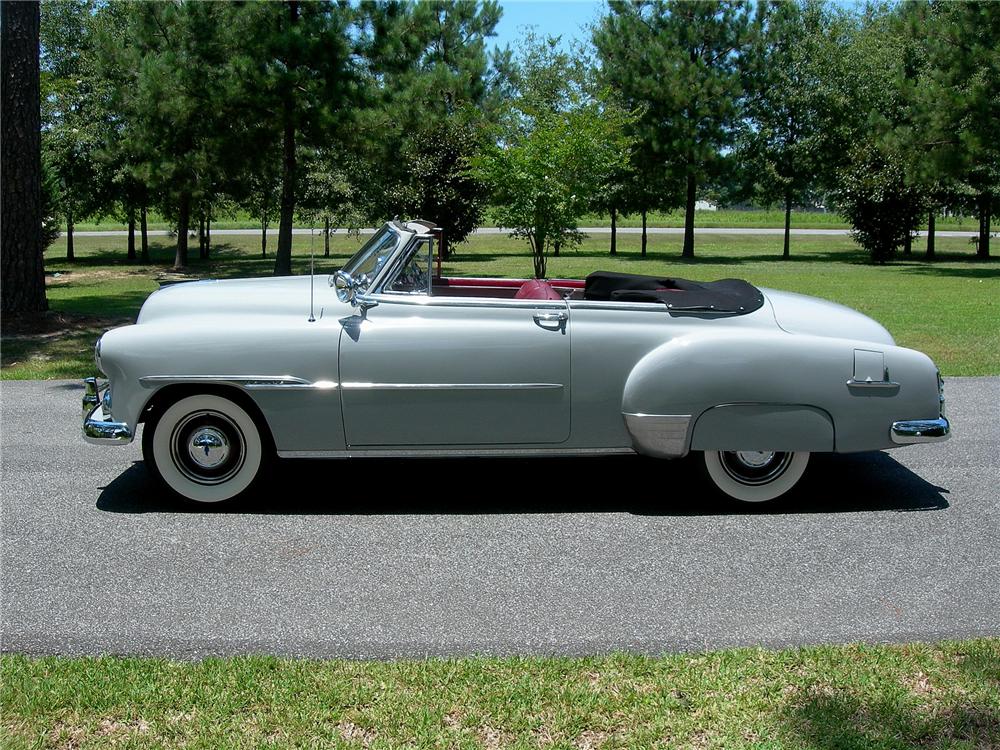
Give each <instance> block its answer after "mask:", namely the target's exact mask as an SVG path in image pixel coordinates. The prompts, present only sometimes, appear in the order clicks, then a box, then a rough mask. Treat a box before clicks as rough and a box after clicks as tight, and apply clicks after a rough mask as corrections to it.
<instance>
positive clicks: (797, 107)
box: [736, 0, 834, 258]
mask: <svg viewBox="0 0 1000 750" xmlns="http://www.w3.org/2000/svg"><path fill="white" fill-rule="evenodd" d="M831 24H832V19H831V17H830V15H829V13H828V12H827V9H826V7H825V5H824V4H823V3H822V2H818V1H816V0H807V1H806V2H805V3H802V4H800V3H798V2H793V1H792V0H777V1H772V2H761V3H758V4H757V7H756V15H755V18H754V22H753V26H752V32H753V33H752V42H751V44H750V47H749V51H748V54H747V56H746V60H747V62H746V65H745V89H746V93H745V97H744V100H743V117H742V118H741V121H740V125H739V134H738V136H737V140H736V156H737V158H738V159H739V161H740V163H741V166H742V167H743V171H744V173H745V174H746V175H747V176H748V177H749V182H750V188H751V189H750V192H751V194H752V195H753V197H754V198H755V199H756V200H757V201H759V202H762V203H764V204H772V203H775V202H777V203H780V204H781V205H782V206H783V208H784V210H785V236H784V246H783V251H782V255H783V257H785V258H788V257H789V252H790V248H789V245H790V242H789V238H790V234H791V231H790V230H791V213H792V206H793V204H795V203H797V202H800V201H802V200H803V199H804V198H805V196H806V195H807V194H808V193H809V191H810V190H812V189H813V188H814V187H815V186H816V184H817V182H818V180H819V178H820V177H821V170H822V168H823V166H824V147H825V145H826V142H827V138H826V133H827V130H826V127H825V126H826V124H827V122H828V121H829V120H830V119H831V116H832V115H833V113H834V101H833V96H832V92H831V90H830V87H829V85H828V84H829V82H828V80H827V71H828V70H829V68H828V67H827V66H826V65H825V63H826V61H827V60H828V59H829V58H830V51H831V50H830V44H829V40H830V38H831V34H830V32H831V28H830V27H831Z"/></svg>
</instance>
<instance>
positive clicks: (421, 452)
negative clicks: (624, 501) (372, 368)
mask: <svg viewBox="0 0 1000 750" xmlns="http://www.w3.org/2000/svg"><path fill="white" fill-rule="evenodd" d="M634 453H635V451H634V450H633V449H631V448H621V447H619V448H398V449H392V448H371V449H365V448H352V449H350V450H345V451H278V456H279V457H280V458H461V457H470V458H504V457H511V458H517V457H525V458H529V457H530V458H533V457H544V456H549V457H552V458H558V457H570V458H571V457H574V456H612V455H626V454H634Z"/></svg>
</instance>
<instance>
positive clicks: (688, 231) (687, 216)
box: [681, 172, 698, 258]
mask: <svg viewBox="0 0 1000 750" xmlns="http://www.w3.org/2000/svg"><path fill="white" fill-rule="evenodd" d="M697 188H698V185H697V183H696V181H695V177H694V172H688V176H687V202H686V203H685V205H684V249H683V250H681V257H682V258H693V257H694V203H695V201H694V197H695V192H696V190H697Z"/></svg>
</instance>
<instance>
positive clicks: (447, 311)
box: [83, 221, 949, 502]
mask: <svg viewBox="0 0 1000 750" xmlns="http://www.w3.org/2000/svg"><path fill="white" fill-rule="evenodd" d="M436 238H437V235H436V231H435V230H434V228H433V226H432V225H429V224H427V223H425V222H420V221H411V222H408V223H400V222H391V223H388V224H386V225H385V226H384V227H382V229H381V230H379V231H378V232H377V233H375V234H374V235H373V236H372V237H371V239H370V240H369V241H368V242H367V243H366V244H365V245H364V246H363V247H362V248H361V250H359V251H358V253H357V254H356V255H355V256H354V257H353V258H352V259H351V260H350V262H348V263H347V265H346V266H344V267H343V269H342V270H340V271H338V272H337V273H336V274H334V275H333V276H331V277H330V279H329V284H326V283H323V280H320V281H319V283H315V280H314V279H313V278H312V277H309V276H306V277H286V278H260V279H242V280H232V281H212V280H209V281H196V282H189V283H182V284H175V285H171V286H167V287H165V288H163V289H161V290H159V291H157V292H155V293H154V294H152V295H151V296H150V297H149V299H148V300H146V302H145V304H144V305H143V307H142V310H141V312H140V313H139V318H138V320H137V322H136V324H135V325H130V326H124V327H122V328H116V329H113V330H111V331H108V332H107V333H106V334H104V336H103V337H101V339H100V340H99V341H98V342H97V347H96V361H97V366H98V369H99V370H100V371H101V372H102V374H104V375H105V376H106V377H107V379H108V382H107V383H106V384H105V383H100V384H99V383H98V381H97V380H96V379H94V378H88V379H87V380H86V395H85V397H84V399H83V406H84V414H83V434H84V437H85V438H86V439H87V440H88V441H90V442H92V443H99V444H117V443H129V442H130V441H131V440H132V439H133V437H134V436H135V434H136V432H137V429H138V426H139V424H140V423H144V428H143V430H142V449H143V456H144V458H145V462H146V465H147V466H148V468H149V469H150V471H151V473H152V474H153V475H154V477H156V478H157V480H159V481H160V482H161V483H162V484H163V485H164V486H165V487H166V488H167V489H168V490H169V491H171V492H173V493H175V494H176V495H179V496H180V497H182V498H186V499H188V500H192V501H197V502H218V501H224V500H229V499H232V498H235V497H237V496H239V495H241V494H243V493H244V492H246V491H247V490H248V489H250V488H251V486H252V485H254V483H255V481H256V480H257V479H258V478H259V477H261V475H262V473H263V470H264V468H265V466H266V465H267V464H268V462H269V461H270V460H271V459H273V458H274V457H276V456H279V457H294V458H347V457H356V456H407V457H409V456H521V455H552V456H555V455H591V454H607V453H619V452H621V453H631V452H637V453H640V454H645V455H648V456H655V457H658V458H665V459H669V458H680V457H682V456H685V455H686V454H688V453H689V452H691V451H700V452H702V453H703V455H704V468H705V469H706V470H707V474H708V476H709V477H711V479H712V480H713V481H714V483H715V484H716V485H717V486H718V488H719V489H721V490H722V491H723V492H725V493H726V494H728V495H730V496H731V497H733V498H736V499H738V500H744V501H751V502H754V501H763V500H770V499H772V498H776V497H778V496H779V495H782V494H784V493H785V492H787V491H788V490H789V489H791V487H792V486H793V485H795V483H796V482H797V481H798V480H799V478H800V477H801V476H802V474H803V471H804V470H805V468H806V464H807V463H808V461H809V455H810V453H813V452H817V451H834V452H838V453H843V452H851V451H870V450H880V449H884V448H895V447H898V446H901V445H908V444H911V443H924V442H933V441H938V440H944V439H946V438H947V437H948V435H949V424H948V420H947V419H946V418H945V416H944V413H943V412H944V397H943V390H942V384H943V381H942V380H941V377H940V375H939V373H938V371H937V369H936V368H935V366H934V363H933V362H931V360H930V359H929V358H928V357H926V356H925V355H923V354H921V353H920V352H917V351H913V350H911V349H904V348H901V347H898V346H895V345H894V343H893V339H892V337H891V336H890V335H889V333H888V332H887V331H886V330H885V329H884V328H883V327H882V326H881V325H879V324H878V323H876V322H875V321H874V320H872V319H870V318H868V317H865V316H864V315H861V314H860V313H858V312H855V311H854V310H851V309H849V308H846V307H842V306H840V305H837V304H833V303H830V302H826V301H823V300H819V299H814V298H810V297H805V296H802V295H798V294H791V293H788V292H778V291H773V290H769V289H757V288H755V287H753V286H751V285H750V284H747V283H746V282H742V281H735V280H724V281H719V282H712V283H696V282H687V281H683V280H679V279H657V278H652V277H646V276H631V275H624V274H610V273H595V274H592V275H591V276H589V277H588V278H587V279H586V280H571V279H555V280H549V281H537V280H530V281H529V280H513V279H483V278H445V277H442V276H441V274H440V263H439V262H438V261H437V259H436V257H435V247H436V244H437V242H436ZM102 393H103V395H102ZM112 393H113V394H114V396H113V397H112Z"/></svg>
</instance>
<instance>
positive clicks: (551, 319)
mask: <svg viewBox="0 0 1000 750" xmlns="http://www.w3.org/2000/svg"><path fill="white" fill-rule="evenodd" d="M535 320H536V321H537V322H539V323H562V322H564V321H566V320H569V313H566V312H553V313H535Z"/></svg>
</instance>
